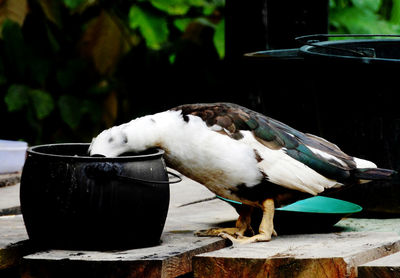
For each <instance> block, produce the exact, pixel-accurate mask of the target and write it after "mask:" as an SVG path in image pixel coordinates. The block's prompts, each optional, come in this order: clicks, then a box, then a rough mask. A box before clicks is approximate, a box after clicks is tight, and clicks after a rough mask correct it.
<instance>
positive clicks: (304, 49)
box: [299, 39, 400, 64]
mask: <svg viewBox="0 0 400 278" xmlns="http://www.w3.org/2000/svg"><path fill="white" fill-rule="evenodd" d="M378 43H379V44H380V43H386V44H387V43H389V44H390V43H394V44H399V45H400V39H348V40H335V41H321V42H315V43H313V44H311V45H303V46H301V47H300V48H299V55H302V56H303V57H315V58H316V57H320V58H327V59H342V60H348V61H355V62H362V63H396V64H397V63H400V58H379V57H357V56H352V55H338V54H327V53H323V52H316V51H312V50H314V49H317V48H320V47H324V46H327V47H329V46H333V47H337V46H338V45H343V44H355V45H357V44H358V45H360V46H361V45H363V44H372V45H371V48H372V47H373V45H374V44H378ZM364 47H366V46H364Z"/></svg>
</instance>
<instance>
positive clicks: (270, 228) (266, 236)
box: [221, 199, 277, 243]
mask: <svg viewBox="0 0 400 278" xmlns="http://www.w3.org/2000/svg"><path fill="white" fill-rule="evenodd" d="M262 210H263V217H262V219H261V223H260V228H259V233H258V234H256V235H254V236H252V237H245V236H239V237H237V238H235V237H233V236H232V235H230V234H228V233H222V234H221V236H222V237H223V238H227V239H230V240H231V241H232V242H237V243H252V242H257V241H270V240H271V237H272V236H273V235H274V236H276V235H277V234H276V232H275V230H274V212H275V205H274V200H273V199H267V200H265V201H264V202H263V203H262Z"/></svg>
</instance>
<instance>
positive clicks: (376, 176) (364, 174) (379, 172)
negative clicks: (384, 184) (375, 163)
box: [352, 168, 399, 180]
mask: <svg viewBox="0 0 400 278" xmlns="http://www.w3.org/2000/svg"><path fill="white" fill-rule="evenodd" d="M352 174H353V177H354V178H356V179H359V180H394V179H398V178H399V173H398V172H397V171H395V170H390V169H383V168H357V169H354V170H353V173H352Z"/></svg>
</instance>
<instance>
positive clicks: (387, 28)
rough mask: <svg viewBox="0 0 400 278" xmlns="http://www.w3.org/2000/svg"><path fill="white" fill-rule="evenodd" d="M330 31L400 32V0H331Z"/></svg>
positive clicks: (356, 32)
mask: <svg viewBox="0 0 400 278" xmlns="http://www.w3.org/2000/svg"><path fill="white" fill-rule="evenodd" d="M329 13H330V16H329V22H330V32H331V33H336V34H399V33H400V1H399V0H330V11H329Z"/></svg>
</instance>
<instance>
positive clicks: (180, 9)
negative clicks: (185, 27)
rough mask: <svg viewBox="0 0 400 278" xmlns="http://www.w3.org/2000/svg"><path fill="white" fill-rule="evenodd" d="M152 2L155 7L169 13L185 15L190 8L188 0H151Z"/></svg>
mask: <svg viewBox="0 0 400 278" xmlns="http://www.w3.org/2000/svg"><path fill="white" fill-rule="evenodd" d="M150 2H151V4H152V5H153V6H154V7H155V8H157V9H159V10H161V11H164V12H166V13H167V14H169V15H184V14H186V13H187V12H188V11H189V9H190V5H189V4H188V3H187V1H186V0H150Z"/></svg>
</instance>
